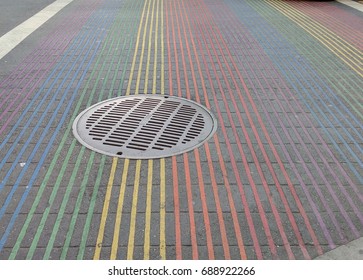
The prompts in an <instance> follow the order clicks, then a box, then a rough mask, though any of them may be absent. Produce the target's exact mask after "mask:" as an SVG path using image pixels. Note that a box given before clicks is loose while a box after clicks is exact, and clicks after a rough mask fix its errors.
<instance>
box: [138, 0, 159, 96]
mask: <svg viewBox="0 0 363 280" xmlns="http://www.w3.org/2000/svg"><path fill="white" fill-rule="evenodd" d="M154 9H155V0H153V5H152V8H151V20H150V28H149V44H148V49H147V59H146V70H145V84H144V93H148V89H147V86H148V84H149V71H150V57H151V46H152V35H153V24H154ZM145 29H146V25H145ZM144 36H146V32H145V34H144ZM143 51H144V46H143V48H142V53H143ZM142 58H143V55H141V59H142ZM139 67H142V63H140V66H139ZM139 74H140V73H139Z"/></svg>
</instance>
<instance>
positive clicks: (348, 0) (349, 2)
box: [336, 0, 363, 12]
mask: <svg viewBox="0 0 363 280" xmlns="http://www.w3.org/2000/svg"><path fill="white" fill-rule="evenodd" d="M336 1H337V2H339V3H342V4H344V5H347V6H349V7H351V8H353V9H356V10H358V11H361V12H363V5H362V4H360V3H357V2H354V1H352V0H336Z"/></svg>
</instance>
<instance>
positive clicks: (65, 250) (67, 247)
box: [61, 1, 136, 259]
mask: <svg viewBox="0 0 363 280" xmlns="http://www.w3.org/2000/svg"><path fill="white" fill-rule="evenodd" d="M132 3H135V1H132ZM133 8H134V7H133ZM121 18H122V16H121ZM129 25H131V24H129ZM129 25H127V26H126V29H128V28H131V29H134V28H135V27H136V21H134V22H133V25H132V26H129ZM119 26H120V25H119V24H116V25H115V27H116V31H119ZM114 35H118V33H116V34H113V35H112V36H113V37H117V38H119V40H118V43H117V46H119V44H120V41H121V38H122V36H114ZM126 42H127V41H126V40H125V41H124V44H123V46H122V53H123V52H124V51H125V49H126V45H127V44H126ZM133 43H134V42H133V40H130V42H129V45H128V48H127V49H128V52H127V55H126V61H125V64H127V62H128V61H129V57H130V52H131V47H132V45H133ZM111 50H113V48H110V51H111ZM115 57H116V56H113V57H112V61H111V65H112V64H113V62H114V59H115ZM118 57H119V61H118V63H117V67H116V69H120V68H121V62H122V59H121V58H122V56H118ZM105 65H107V63H104V64H103V66H102V70H103V69H104V66H105ZM126 69H127V68H126V67H123V71H122V76H121V81H120V88H122V85H123V83H124V78H125V74H126ZM102 70H101V71H99V76H98V78H97V80H100V78H101V73H102ZM110 72H111V68H110V69H109V70H108V73H107V75H106V77H105V81H108V78H109V75H110ZM117 73H118V71H115V73H114V77H113V79H112V83H111V88H110V91H109V96H108V98H110V97H111V94H112V92H113V89H114V87H115V83H116V79H117V76H118V75H117ZM105 85H106V82H105V83H104V84H103V87H102V89H101V94H100V99H101V97H102V96H103V93H104V91H105ZM95 89H96V87H95V88H94V90H93V91H92V95H93V94H94V93H95ZM93 160H94V153H92V154H91V156H90V160H89V162H88V165H87V170H88V169H89V168H91V166H92V163H93ZM90 162H91V164H90ZM103 162H104V159H103ZM99 173H100V174H99V177H100V178H101V177H102V173H103V168H102V170H101V168H100V171H99ZM86 174H88V173H87V171H86ZM97 178H98V177H97ZM98 179H99V178H98ZM87 180H88V176H87V175H85V177H84V178H83V181H82V184H81V190H80V193H79V195H78V198H77V202H76V207H75V210H74V213H73V215H72V219H71V222H70V226H69V231H68V233H67V237H66V241H65V244H64V246H63V251H62V255H61V259H65V258H66V255H67V251H68V249H69V244H70V241H71V237H72V235H73V232H74V225H75V223H76V220H77V216H78V213H79V210H80V206H81V202H82V199H83V195H84V192H85V189H86V186H87ZM98 187H99V185H98V184H97V191H96V189H94V192H93V195H95V197H94V199H92V201H95V199H96V195H97V192H98ZM93 209H94V203H93V207H91V205H90V209H89V211H87V213H88V215H87V219H86V224H85V229H84V231H83V233H84V235H86V236H87V235H88V233H89V227H90V221H91V219H92V216H93ZM82 240H85V241H86V238H82ZM85 241H84V242H85ZM82 248H83V249H82V250H84V249H85V246H82ZM79 254H80V255H82V256H83V254H84V253H81V252H79Z"/></svg>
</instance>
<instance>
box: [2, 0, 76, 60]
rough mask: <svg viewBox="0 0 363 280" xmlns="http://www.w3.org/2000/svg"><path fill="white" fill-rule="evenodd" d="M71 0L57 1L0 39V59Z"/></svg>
mask: <svg viewBox="0 0 363 280" xmlns="http://www.w3.org/2000/svg"><path fill="white" fill-rule="evenodd" d="M72 1H73V0H57V1H55V2H53V3H52V4H50V5H49V6H47V7H45V8H44V9H43V10H41V11H40V12H39V13H37V14H35V15H34V16H32V17H31V18H29V19H27V20H26V21H24V22H23V23H21V24H19V25H18V26H17V27H15V28H13V29H12V30H10V31H9V32H8V33H6V34H4V35H3V36H2V37H0V59H2V58H3V57H4V56H5V55H7V54H8V53H9V52H10V51H11V50H12V49H14V48H15V47H16V46H17V45H19V44H20V43H21V42H22V41H23V40H24V39H25V38H26V37H28V36H29V35H30V34H32V33H33V32H34V31H35V30H37V29H38V28H39V27H40V26H42V25H43V24H44V23H45V22H46V21H48V20H49V19H50V18H52V17H53V16H54V15H55V14H56V13H58V12H59V11H60V10H61V9H63V8H64V7H65V6H67V5H68V4H69V3H71V2H72Z"/></svg>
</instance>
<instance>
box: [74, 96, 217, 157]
mask: <svg viewBox="0 0 363 280" xmlns="http://www.w3.org/2000/svg"><path fill="white" fill-rule="evenodd" d="M216 129H217V122H216V119H215V117H214V116H213V115H212V113H211V112H209V111H208V109H207V108H205V107H204V106H202V105H200V104H198V103H196V102H193V101H191V100H188V99H184V98H180V97H175V96H165V95H155V94H152V95H151V94H145V95H132V96H123V97H117V98H113V99H109V100H105V101H102V102H100V103H97V104H95V105H93V106H92V107H90V108H88V109H86V110H84V111H83V112H82V113H81V114H79V115H78V117H77V118H76V119H75V121H74V123H73V134H74V135H75V137H76V138H77V139H78V141H79V142H80V143H81V144H83V145H85V146H86V147H88V148H90V149H92V150H94V151H96V152H99V153H102V154H106V155H110V156H117V157H121V158H130V159H150V158H162V157H169V156H173V155H177V154H181V153H184V152H187V151H190V150H192V149H194V148H197V147H198V146H200V145H202V144H203V143H204V142H205V141H207V140H208V139H209V138H210V137H212V135H213V134H214V132H215V131H216Z"/></svg>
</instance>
